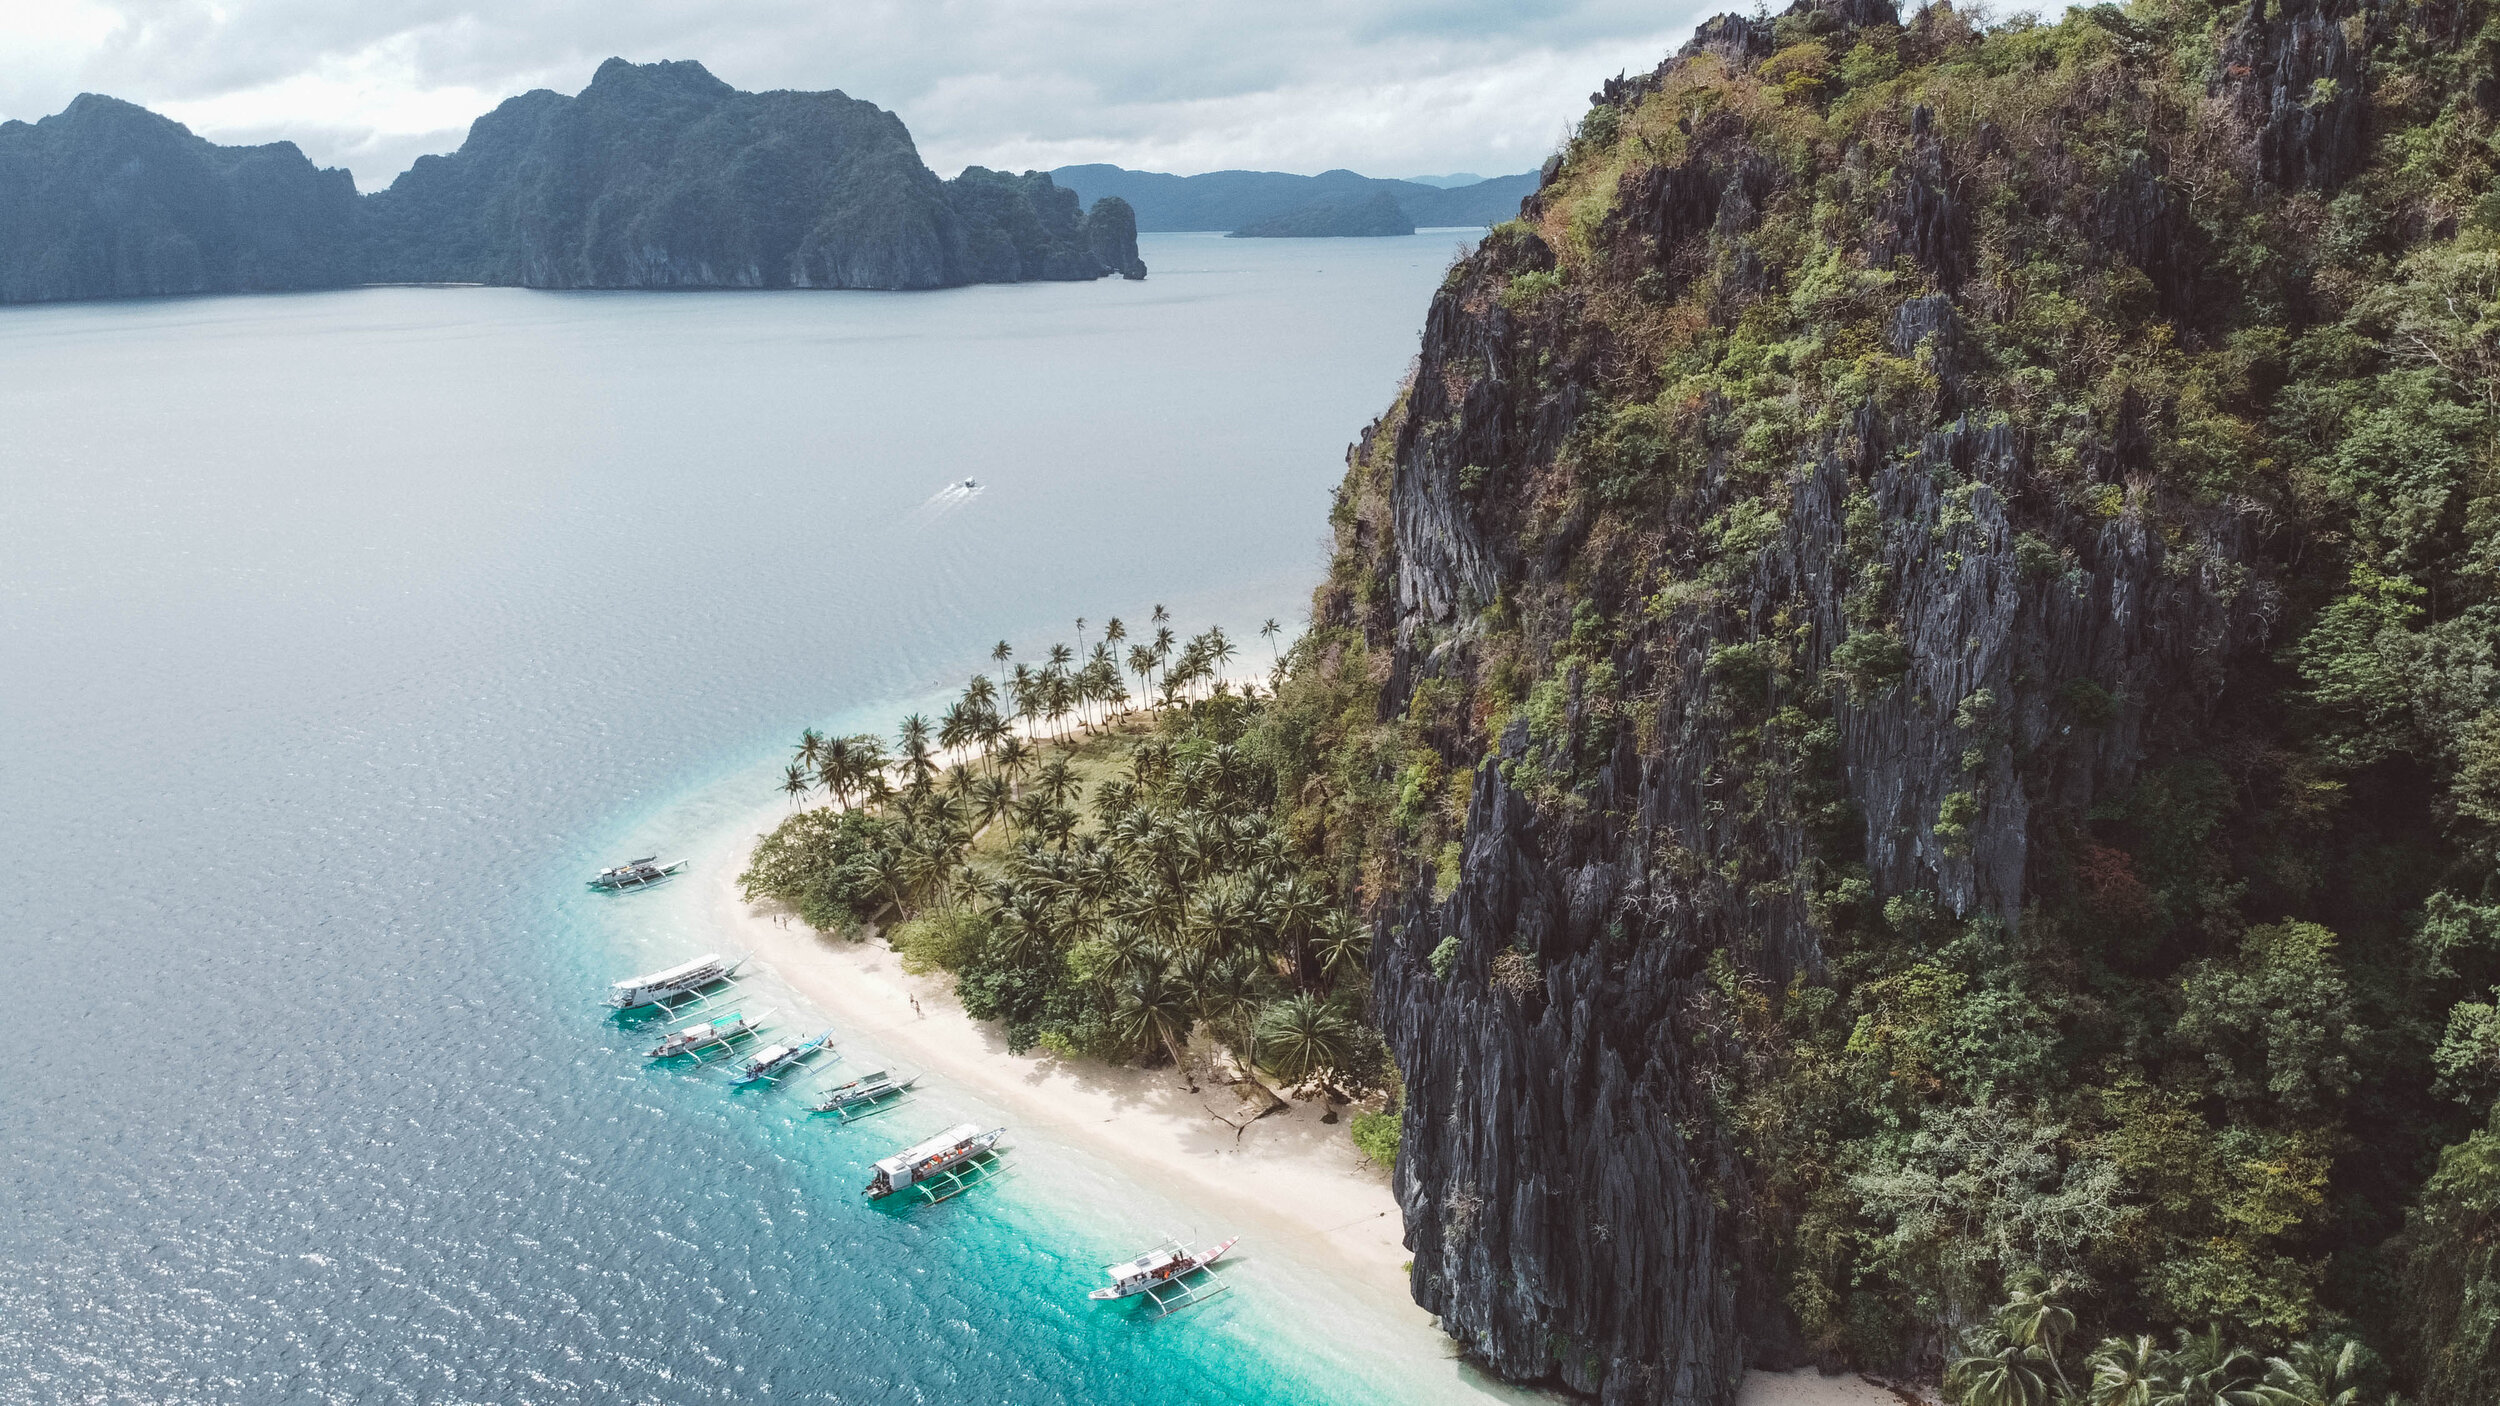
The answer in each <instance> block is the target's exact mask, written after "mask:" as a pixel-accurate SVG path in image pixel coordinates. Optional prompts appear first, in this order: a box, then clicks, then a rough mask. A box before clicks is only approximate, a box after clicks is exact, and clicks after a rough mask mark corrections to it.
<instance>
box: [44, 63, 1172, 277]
mask: <svg viewBox="0 0 2500 1406" xmlns="http://www.w3.org/2000/svg"><path fill="white" fill-rule="evenodd" d="M1112 274H1118V275H1120V276H1121V277H1124V278H1143V277H1145V276H1146V266H1145V264H1144V262H1143V261H1141V260H1140V259H1139V258H1138V254H1137V222H1136V217H1135V214H1134V212H1133V211H1131V210H1130V209H1129V208H1128V206H1127V204H1126V203H1125V202H1123V201H1121V200H1118V199H1116V198H1105V199H1102V200H1099V201H1096V202H1095V205H1094V208H1093V209H1092V211H1090V212H1088V211H1086V210H1084V209H1083V208H1082V207H1081V206H1080V204H1079V202H1078V199H1077V197H1076V195H1075V194H1074V193H1073V192H1071V191H1067V190H1063V189H1060V188H1058V187H1056V186H1054V185H1053V184H1052V183H1051V179H1050V177H1049V176H1048V175H1046V174H1044V173H1041V172H1026V173H1025V174H1024V175H1022V176H1011V175H1008V174H1005V173H1003V172H995V171H988V170H984V169H982V168H980V167H977V166H976V167H973V168H971V169H969V170H967V171H965V172H964V173H963V174H962V175H961V176H959V177H957V178H956V179H954V180H951V181H941V180H939V179H938V178H937V176H936V175H934V174H933V173H931V172H930V170H929V169H928V168H927V167H926V166H924V165H922V164H921V161H920V155H919V152H918V151H917V150H916V149H915V148H914V147H913V145H912V140H911V134H910V133H909V132H907V131H905V130H904V129H903V124H902V121H901V119H899V118H897V117H895V115H894V114H892V113H890V112H886V111H884V110H883V109H881V108H878V107H877V106H875V105H874V104H871V103H866V102H861V101H859V100H857V99H855V98H850V97H847V96H845V95H843V94H842V93H839V92H826V93H796V92H773V93H742V92H739V91H738V90H736V89H734V88H732V87H730V86H729V85H728V84H726V83H723V82H721V81H720V80H719V79H717V78H715V77H713V76H712V75H711V74H710V73H708V72H706V71H705V70H704V68H703V66H702V65H701V64H697V63H692V62H680V63H655V64H631V63H627V62H625V61H624V60H622V59H611V60H609V61H608V62H607V63H605V64H603V65H601V67H600V69H599V71H598V73H597V75H596V76H595V77H594V78H593V79H592V81H591V84H590V86H589V87H588V88H587V89H585V90H584V91H583V92H582V93H580V94H579V95H578V96H574V97H566V96H564V95H562V94H559V93H554V92H549V91H545V90H540V91H537V92H532V93H524V94H522V95H521V96H519V97H516V98H513V99H511V100H510V101H508V102H505V103H504V104H503V105H502V106H500V107H498V108H496V109H495V110H494V111H493V112H491V113H488V114H487V115H486V116H484V117H481V118H479V119H478V120H477V122H476V124H475V125H474V126H473V127H472V128H471V129H470V131H469V136H468V139H467V140H466V141H465V142H464V143H462V145H461V147H460V149H459V150H458V151H456V152H454V153H452V154H450V155H447V156H427V157H423V158H420V159H419V160H418V161H417V163H416V165H415V166H414V167H413V168H411V169H410V170H409V171H408V172H406V173H405V174H403V175H402V176H401V177H400V178H399V180H397V181H396V182H394V183H393V184H392V185H391V187H390V188H389V189H388V190H385V191H381V192H377V193H376V194H374V195H371V196H367V197H363V198H361V199H360V198H359V197H358V196H357V194H356V190H355V187H354V184H353V183H352V181H351V180H350V178H349V177H348V174H347V173H346V172H344V171H336V170H332V171H316V170H315V169H314V168H313V166H312V164H311V163H310V162H308V161H306V160H305V159H304V157H303V154H302V153H301V152H299V151H297V150H296V149H295V147H294V146H293V145H291V144H289V143H285V142H279V143H275V144H272V145H269V146H261V147H221V146H216V145H214V144H212V143H209V142H206V141H203V140H201V139H200V138H198V137H195V136H193V135H192V134H191V133H190V132H189V131H188V130H186V129H184V128H183V127H181V126H179V125H178V124H176V123H173V122H171V121H168V120H167V119H165V118H163V117H159V116H157V115H156V114H154V113H151V112H148V111H146V110H145V109H142V108H138V107H134V106H132V105H130V104H128V103H125V102H120V101H117V100H115V99H112V98H104V97H97V96H94V95H92V94H90V95H87V96H83V97H81V98H79V99H78V100H77V101H76V102H74V103H72V104H71V105H70V106H69V108H68V109H67V110H66V111H64V112H62V113H60V114H58V115H56V116H53V117H47V118H45V119H44V120H43V121H41V122H39V123H34V124H28V123H23V122H10V123H6V124H0V302H35V301H45V300H50V299H60V298H100V297H123V296H132V295H143V294H161V293H223V292H256V291H265V290H272V289H285V288H336V287H342V286H346V285H349V284H355V283H369V282H451V283H495V284H508V285H517V286H521V287H528V288H941V287H952V286H955V285H959V284H965V283H999V282H1020V281H1025V280H1033V279H1055V280H1082V279H1095V278H1103V277H1107V276H1110V275H1112Z"/></svg>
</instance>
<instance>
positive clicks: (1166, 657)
mask: <svg viewBox="0 0 2500 1406" xmlns="http://www.w3.org/2000/svg"><path fill="white" fill-rule="evenodd" d="M1163 619H1164V616H1163V607H1162V606H1159V605H1158V606H1156V607H1155V637H1154V645H1153V648H1154V652H1155V668H1156V669H1157V670H1161V669H1162V668H1164V667H1165V665H1166V664H1167V663H1168V661H1170V659H1171V658H1172V627H1171V626H1169V625H1166V624H1164V623H1163ZM1163 682H1164V680H1163V679H1161V678H1158V679H1157V680H1156V683H1158V684H1161V683H1163Z"/></svg>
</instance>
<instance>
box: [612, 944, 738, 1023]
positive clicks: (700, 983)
mask: <svg viewBox="0 0 2500 1406" xmlns="http://www.w3.org/2000/svg"><path fill="white" fill-rule="evenodd" d="M746 960H747V959H746V958H744V957H740V958H739V959H738V960H736V961H734V962H732V961H724V960H722V958H721V955H720V954H719V953H717V952H706V953H704V954H703V955H702V956H700V957H697V958H695V959H694V960H692V961H687V962H679V963H678V964H677V965H675V966H673V967H664V968H662V969H660V970H659V971H655V972H644V973H643V974H642V975H640V976H629V977H627V978H625V979H624V980H623V981H618V982H611V983H609V985H608V1004H609V1005H611V1006H614V1007H615V1008H617V1009H618V1010H620V1011H630V1010H635V1009H638V1008H640V1007H643V1006H660V1007H664V1008H667V1009H670V1010H675V1009H676V1008H677V1007H678V1006H679V1005H681V1004H685V1005H699V1004H701V1003H702V1001H703V1000H705V999H708V998H706V997H704V995H703V992H704V991H705V990H706V989H707V988H709V987H714V986H718V985H720V984H721V983H723V982H726V981H728V980H730V979H731V978H733V977H735V976H736V975H737V974H738V968H740V967H742V966H745V965H746Z"/></svg>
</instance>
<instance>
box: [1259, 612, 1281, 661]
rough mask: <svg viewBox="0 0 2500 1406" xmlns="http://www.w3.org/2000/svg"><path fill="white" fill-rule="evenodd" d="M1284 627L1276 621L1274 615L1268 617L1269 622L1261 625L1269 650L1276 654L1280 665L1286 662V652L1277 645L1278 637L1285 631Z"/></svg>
mask: <svg viewBox="0 0 2500 1406" xmlns="http://www.w3.org/2000/svg"><path fill="white" fill-rule="evenodd" d="M1284 628H1285V627H1284V626H1282V625H1279V624H1277V623H1276V617H1275V616H1273V615H1271V616H1269V617H1267V623H1266V624H1264V625H1261V626H1260V627H1259V634H1260V636H1261V637H1262V638H1264V639H1265V640H1266V641H1267V652H1268V653H1269V654H1271V655H1273V656H1275V659H1276V662H1277V664H1278V665H1279V666H1281V665H1283V664H1284V662H1285V654H1284V651H1283V650H1280V649H1278V648H1277V647H1276V637H1277V636H1278V635H1280V634H1282V633H1284Z"/></svg>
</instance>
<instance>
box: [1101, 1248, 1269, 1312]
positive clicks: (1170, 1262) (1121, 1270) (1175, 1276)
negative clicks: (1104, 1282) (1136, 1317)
mask: <svg viewBox="0 0 2500 1406" xmlns="http://www.w3.org/2000/svg"><path fill="white" fill-rule="evenodd" d="M1240 1243H1241V1237H1240V1236H1238V1235H1236V1236H1234V1237H1233V1238H1232V1239H1230V1240H1227V1241H1225V1242H1224V1243H1223V1244H1221V1245H1218V1246H1216V1247H1215V1248H1214V1249H1212V1250H1209V1251H1207V1252H1206V1253H1205V1254H1200V1253H1198V1252H1197V1251H1196V1250H1194V1249H1191V1248H1190V1247H1189V1245H1188V1244H1187V1243H1186V1242H1184V1241H1180V1240H1166V1241H1164V1242H1163V1243H1162V1244H1160V1245H1157V1246H1155V1247H1154V1248H1153V1249H1151V1250H1148V1251H1146V1252H1145V1253H1144V1254H1141V1255H1139V1256H1137V1257H1136V1258H1135V1259H1127V1260H1122V1261H1120V1262H1119V1263H1118V1264H1107V1265H1104V1266H1103V1267H1102V1272H1103V1273H1104V1274H1107V1275H1109V1276H1110V1277H1111V1283H1110V1286H1109V1287H1107V1288H1101V1289H1096V1290H1095V1291H1094V1292H1092V1293H1091V1294H1088V1295H1086V1297H1087V1298H1091V1299H1097V1300H1108V1299H1125V1298H1131V1297H1134V1296H1136V1295H1138V1294H1144V1295H1146V1296H1147V1297H1148V1298H1149V1299H1152V1300H1153V1301H1154V1306H1155V1308H1156V1310H1157V1311H1158V1312H1160V1313H1170V1312H1173V1311H1174V1310H1176V1309H1183V1308H1187V1307H1189V1305H1191V1304H1193V1303H1197V1302H1200V1301H1201V1300H1205V1299H1210V1298H1213V1297H1215V1295H1217V1294H1219V1293H1221V1292H1223V1288H1222V1285H1221V1284H1219V1283H1212V1282H1210V1281H1212V1280H1213V1276H1212V1275H1210V1276H1208V1279H1207V1280H1202V1281H1200V1282H1199V1283H1197V1284H1194V1285H1193V1284H1190V1283H1188V1282H1187V1281H1188V1279H1189V1277H1190V1276H1191V1275H1194V1274H1197V1273H1199V1272H1200V1271H1202V1270H1204V1269H1205V1268H1206V1267H1207V1266H1208V1265H1211V1264H1213V1263H1215V1262H1216V1261H1217V1260H1219V1259H1222V1258H1223V1257H1224V1252H1225V1251H1226V1250H1229V1249H1231V1248H1232V1247H1233V1246H1235V1245H1238V1244H1240Z"/></svg>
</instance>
